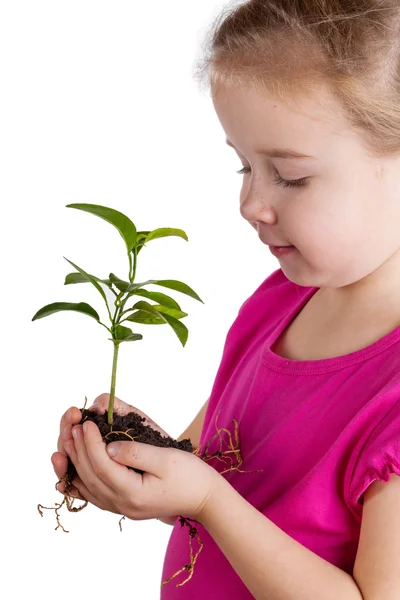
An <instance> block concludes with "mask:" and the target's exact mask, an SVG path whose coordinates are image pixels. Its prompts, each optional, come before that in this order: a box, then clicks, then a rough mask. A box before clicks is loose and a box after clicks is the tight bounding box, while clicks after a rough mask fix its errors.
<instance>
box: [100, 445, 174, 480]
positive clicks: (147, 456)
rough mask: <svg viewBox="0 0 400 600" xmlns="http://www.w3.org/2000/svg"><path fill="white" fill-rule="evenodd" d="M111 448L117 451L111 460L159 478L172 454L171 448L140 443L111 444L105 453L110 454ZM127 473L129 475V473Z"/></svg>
mask: <svg viewBox="0 0 400 600" xmlns="http://www.w3.org/2000/svg"><path fill="white" fill-rule="evenodd" d="M113 447H114V448H115V449H116V450H117V453H116V454H115V455H113V457H112V458H113V460H115V461H117V462H118V463H121V464H122V465H127V466H129V467H135V468H137V469H141V470H142V471H145V472H146V473H150V474H151V475H154V476H155V477H159V478H161V477H162V475H163V473H165V466H166V461H168V460H170V457H171V452H174V449H173V448H162V447H158V446H153V445H150V444H143V443H140V442H111V444H109V445H108V446H107V452H110V450H111V449H112V448H113ZM128 473H129V474H130V473H131V471H128ZM140 477H141V476H140Z"/></svg>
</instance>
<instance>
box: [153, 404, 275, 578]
mask: <svg viewBox="0 0 400 600" xmlns="http://www.w3.org/2000/svg"><path fill="white" fill-rule="evenodd" d="M220 413H221V411H219V413H218V415H217V416H216V418H215V428H216V430H217V433H216V434H215V435H214V436H213V437H212V438H211V440H210V441H209V442H208V444H207V446H206V448H205V451H204V453H203V454H202V455H201V454H200V446H199V447H198V448H196V450H195V451H194V452H193V454H195V455H196V456H198V457H199V458H201V459H202V460H204V461H205V462H208V461H209V460H211V459H212V458H217V459H218V460H220V461H221V462H224V461H225V460H229V461H231V464H230V467H229V469H225V471H220V474H221V475H223V474H224V473H227V472H229V471H238V472H239V473H261V472H262V471H263V470H264V469H257V470H255V471H243V470H241V469H239V468H238V467H240V466H241V465H242V463H243V458H242V455H241V453H240V448H239V431H238V429H239V427H238V423H237V421H236V420H235V419H232V423H233V424H234V426H235V433H234V435H235V444H236V445H235V446H234V445H233V442H232V436H231V433H230V432H229V431H228V430H227V429H225V428H224V427H221V428H220V429H219V428H218V426H217V420H218V417H219V415H220ZM221 432H225V433H227V434H228V438H229V443H228V448H229V450H225V452H223V451H222V442H223V439H222V435H221ZM217 437H219V440H220V444H219V450H218V451H217V452H215V453H214V454H207V450H208V448H209V447H210V445H211V443H212V442H213V440H215V438H217ZM231 455H233V456H231ZM233 457H236V460H237V465H236V466H234V465H233V463H232V460H233ZM225 464H226V463H225ZM189 521H193V522H195V523H198V521H195V520H194V519H189V518H187V517H186V518H185V517H181V516H180V517H179V522H180V524H181V527H183V526H184V525H187V526H188V527H189V536H190V537H189V547H190V563H189V564H186V565H184V566H183V567H182V569H180V570H179V571H177V572H176V573H174V574H173V575H172V576H171V577H169V579H166V580H165V581H163V582H162V583H161V587H163V586H164V585H165V584H166V583H168V582H170V581H171V580H172V579H173V578H174V577H176V576H177V575H179V573H182V571H185V570H186V571H189V572H190V575H189V577H187V579H185V581H183V582H182V583H178V585H177V586H176V587H181V586H182V585H184V584H185V583H187V582H188V581H189V580H190V579H191V577H192V575H193V572H194V565H195V563H196V560H197V557H198V556H199V554H200V552H201V550H202V549H203V543H202V541H201V540H200V536H199V533H198V531H197V528H196V527H193V526H192V525H190V523H189ZM195 535H197V540H198V542H199V545H200V547H199V549H198V551H197V554H196V555H195V556H193V548H192V539H193V537H194V536H195Z"/></svg>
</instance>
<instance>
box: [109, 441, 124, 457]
mask: <svg viewBox="0 0 400 600" xmlns="http://www.w3.org/2000/svg"><path fill="white" fill-rule="evenodd" d="M120 445H121V444H120V442H112V443H111V444H108V445H107V452H108V454H109V456H116V455H117V454H118V450H119V447H120Z"/></svg>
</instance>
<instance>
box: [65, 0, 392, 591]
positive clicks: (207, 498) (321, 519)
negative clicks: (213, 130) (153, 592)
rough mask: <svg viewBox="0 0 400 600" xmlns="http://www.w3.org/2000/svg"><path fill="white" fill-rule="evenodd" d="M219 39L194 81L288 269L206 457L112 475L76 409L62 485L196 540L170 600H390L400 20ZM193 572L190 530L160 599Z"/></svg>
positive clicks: (168, 458) (272, 280) (260, 227)
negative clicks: (208, 99) (207, 98)
mask: <svg viewBox="0 0 400 600" xmlns="http://www.w3.org/2000/svg"><path fill="white" fill-rule="evenodd" d="M210 34H211V35H210V38H209V45H208V54H207V56H206V57H205V59H204V61H202V62H201V63H200V64H199V68H198V71H197V75H198V78H199V81H200V82H201V81H207V82H209V83H210V86H211V92H212V100H213V105H214V108H215V111H216V113H217V116H218V118H219V120H220V123H221V125H222V128H223V130H224V134H225V135H226V138H227V143H228V144H229V145H230V146H232V147H233V148H234V149H235V151H236V152H237V154H238V156H239V157H240V159H241V161H242V165H243V169H242V170H241V171H240V173H241V174H242V175H243V186H242V190H241V194H240V212H241V214H242V216H243V217H244V218H245V219H246V220H247V221H248V222H249V223H250V225H251V226H252V227H254V229H256V231H257V233H258V235H259V237H260V239H261V241H262V242H263V243H264V244H267V245H269V246H270V248H271V250H272V251H273V253H274V254H275V255H276V257H277V258H278V261H279V268H278V269H277V270H276V271H274V272H273V273H272V274H271V275H270V276H269V277H267V278H266V279H265V281H263V283H262V284H261V285H260V286H259V287H258V289H256V291H255V292H254V293H253V294H252V295H251V296H250V297H249V298H248V299H247V300H246V301H245V302H244V304H242V306H241V308H240V310H239V313H238V316H237V318H236V320H235V321H234V323H233V324H232V326H231V328H230V330H229V332H228V334H227V338H226V343H225V347H224V352H223V356H222V360H221V364H220V367H219V370H218V372H217V375H216V379H215V382H214V386H213V389H212V394H211V397H210V399H209V402H208V404H207V410H206V412H205V416H204V420H203V422H202V429H201V436H200V440H199V442H200V449H201V452H200V455H199V456H195V455H191V454H188V453H184V452H182V451H179V450H174V449H165V448H153V447H151V446H146V445H144V444H137V443H135V442H122V443H120V445H119V448H117V453H116V455H115V456H114V457H112V458H110V457H109V456H108V453H107V451H106V450H105V447H104V444H103V442H102V439H101V436H100V434H99V432H98V430H96V427H95V426H94V425H93V424H92V423H88V431H87V432H86V433H83V432H82V430H81V426H75V427H74V428H73V429H74V432H75V440H74V441H73V440H72V437H71V428H72V424H74V423H78V422H79V420H80V412H79V411H78V409H76V408H74V409H73V410H72V418H69V419H67V418H66V417H63V420H62V429H64V427H66V429H65V433H64V439H62V438H60V440H59V450H60V451H61V453H60V452H59V453H55V454H54V455H53V464H54V466H55V469H56V473H57V475H58V476H59V477H60V476H62V475H63V474H64V472H65V465H66V457H65V455H64V454H63V452H64V451H66V452H67V453H68V454H69V455H70V457H71V460H72V461H73V462H74V463H75V465H76V467H77V471H78V475H79V477H77V478H76V479H75V485H76V488H77V490H78V491H79V494H80V496H81V497H82V498H86V499H88V500H89V501H91V502H93V503H94V504H97V506H100V507H102V508H105V509H107V510H114V511H115V512H118V513H120V514H125V515H127V516H129V517H130V518H133V519H146V518H154V517H164V518H166V517H168V515H182V514H184V515H189V516H191V517H192V518H194V519H196V520H197V521H198V523H199V527H198V529H199V533H200V537H201V539H202V542H203V544H204V545H203V548H202V552H201V554H200V555H199V557H198V560H197V562H196V566H195V570H194V574H193V577H192V578H191V580H190V581H188V582H187V583H186V584H185V585H184V586H181V587H176V584H177V580H178V579H179V581H183V580H184V579H187V572H185V571H183V573H182V574H181V575H180V576H179V577H177V578H175V579H174V580H172V582H170V583H169V584H167V585H165V586H163V587H162V596H161V597H162V598H163V599H164V600H167V599H174V600H175V599H183V598H190V599H191V600H197V599H201V600H203V599H205V598H209V599H211V598H218V599H222V598H229V599H230V600H232V599H237V600H239V599H240V600H241V599H243V600H244V599H247V598H253V597H254V598H257V600H264V599H268V600H337V599H338V598H340V599H341V600H359V599H362V598H364V599H368V600H376V599H378V598H379V599H381V598H385V600H394V599H395V598H396V599H397V598H399V597H400V510H399V507H400V477H399V476H400V400H399V399H400V375H399V370H400V316H399V306H400V238H399V230H400V186H399V183H398V180H399V175H400V42H399V40H400V5H399V3H398V1H397V0H352V1H351V2H350V1H349V0H249V1H247V2H245V3H241V4H239V5H237V6H236V7H235V8H232V7H231V8H230V9H229V10H227V11H224V12H223V13H222V14H221V16H220V17H218V18H217V20H216V22H215V24H214V25H213V27H212V28H211V30H210ZM283 246H285V247H286V248H285V249H282V247H283ZM277 247H279V248H277ZM102 401H104V398H103V400H102ZM217 418H218V428H219V433H220V436H219V439H218V436H217V438H215V439H214V441H213V444H212V445H211V446H210V448H209V449H208V452H209V454H212V453H214V452H216V451H217V450H218V448H220V447H221V448H222V442H224V443H225V444H226V440H227V439H228V438H229V436H230V439H231V440H232V439H236V438H235V423H237V424H238V438H237V439H238V447H239V448H240V454H238V453H237V456H241V458H242V463H241V464H240V465H239V467H238V468H236V469H232V470H229V469H227V462H226V461H222V460H217V459H213V462H211V461H210V462H207V463H206V462H205V461H203V460H201V453H202V452H203V451H204V450H205V447H206V445H207V443H208V442H209V440H211V439H212V438H213V437H214V436H215V434H216V431H217V432H218V429H217ZM222 430H223V431H222ZM112 446H113V444H110V445H109V446H108V447H107V450H109V449H110V447H112ZM226 447H227V446H226V445H225V446H224V448H223V449H224V450H226ZM233 454H234V452H233V451H232V455H233ZM231 464H232V463H231ZM123 465H132V466H133V465H134V466H137V467H138V468H140V469H143V470H144V471H145V473H144V475H143V479H142V476H141V475H138V474H136V473H134V472H133V475H134V476H132V477H130V476H129V477H128V476H127V475H126V473H127V472H128V470H127V469H125V468H123ZM128 473H131V472H128ZM131 474H132V473H131ZM135 475H136V476H137V477H135ZM193 544H195V540H193ZM196 550H197V547H194V552H195V551H196ZM188 562H189V560H188V536H187V529H186V528H183V529H182V528H181V527H180V523H179V521H178V520H176V522H175V526H174V529H173V531H172V535H171V538H170V540H169V545H168V548H167V553H166V557H165V563H164V570H163V580H165V579H167V578H168V577H170V576H171V575H172V574H173V573H175V572H176V571H177V570H179V569H180V568H181V567H182V565H184V564H185V563H188Z"/></svg>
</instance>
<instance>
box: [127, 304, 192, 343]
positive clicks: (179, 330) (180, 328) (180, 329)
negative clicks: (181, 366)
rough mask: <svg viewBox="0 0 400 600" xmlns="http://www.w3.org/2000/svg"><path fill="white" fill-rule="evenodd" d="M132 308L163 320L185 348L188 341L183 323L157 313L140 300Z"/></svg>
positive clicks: (187, 332) (152, 307)
mask: <svg viewBox="0 0 400 600" xmlns="http://www.w3.org/2000/svg"><path fill="white" fill-rule="evenodd" d="M132 308H139V309H141V310H143V311H144V312H149V313H151V314H153V315H156V316H157V317H159V318H160V319H163V320H165V321H166V322H167V323H168V324H169V325H170V326H171V327H172V329H173V330H174V332H175V333H176V335H177V336H178V339H179V341H180V342H181V344H182V346H185V344H186V342H187V339H188V335H189V331H188V329H187V327H186V326H185V325H184V324H183V323H181V322H180V321H179V320H178V319H175V318H174V317H171V316H170V315H168V314H165V313H162V312H160V311H158V310H157V309H156V308H154V306H152V305H151V304H149V303H148V302H145V301H144V300H140V301H139V302H136V304H135V305H134V306H133V307H132ZM130 320H131V319H130V317H128V319H127V321H130Z"/></svg>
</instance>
